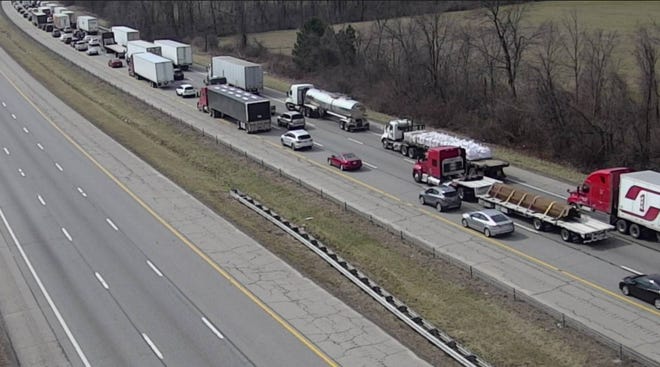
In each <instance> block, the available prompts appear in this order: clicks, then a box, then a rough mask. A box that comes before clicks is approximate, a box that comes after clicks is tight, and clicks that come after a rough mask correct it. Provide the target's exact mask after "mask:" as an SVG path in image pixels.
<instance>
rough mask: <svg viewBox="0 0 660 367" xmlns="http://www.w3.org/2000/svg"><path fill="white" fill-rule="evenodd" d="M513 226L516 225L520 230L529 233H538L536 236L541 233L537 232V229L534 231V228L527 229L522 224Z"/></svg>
mask: <svg viewBox="0 0 660 367" xmlns="http://www.w3.org/2000/svg"><path fill="white" fill-rule="evenodd" d="M513 224H514V225H515V226H516V227H518V228H520V229H524V230H526V231H529V232H532V233H536V234H538V233H539V231H537V230H535V229H533V228H529V227H527V226H523V225H522V224H518V223H513Z"/></svg>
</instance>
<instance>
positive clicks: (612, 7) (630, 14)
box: [200, 1, 660, 184]
mask: <svg viewBox="0 0 660 367" xmlns="http://www.w3.org/2000/svg"><path fill="white" fill-rule="evenodd" d="M572 9H575V10H576V11H577V13H578V16H579V19H580V23H581V27H584V28H585V29H588V30H593V29H597V28H602V29H605V30H606V31H615V32H617V33H618V34H619V37H620V38H619V39H620V41H619V42H617V45H616V48H615V51H614V58H615V59H618V60H620V67H621V70H622V73H623V75H624V76H625V77H626V78H627V79H628V80H629V81H630V85H631V86H632V85H634V83H635V82H636V79H635V78H636V76H637V74H636V73H637V71H636V70H637V68H636V62H635V58H634V54H633V50H634V32H635V30H636V29H637V27H638V25H640V24H644V23H652V22H653V21H654V20H655V19H658V18H659V17H660V6H658V3H657V2H653V1H573V2H563V1H541V2H533V3H530V4H529V7H528V12H527V14H526V15H525V18H524V22H525V24H526V25H527V26H539V25H540V24H542V23H543V22H546V21H555V22H557V24H559V25H560V27H561V24H562V23H561V22H562V19H566V15H567V14H568V12H569V11H571V10H572ZM480 11H481V10H469V11H461V12H451V13H446V14H445V15H444V16H446V17H448V18H449V19H451V20H452V21H457V22H465V21H475V19H478V18H479V15H478V14H479V12H480ZM402 20H403V21H404V22H406V21H408V20H409V18H408V17H405V18H402ZM373 23H374V22H371V21H369V22H359V23H352V26H353V27H354V28H355V29H356V30H358V31H359V32H361V33H362V34H366V33H368V32H369V30H370V29H371V26H372V24H373ZM343 26H344V25H343V24H340V25H335V26H334V28H335V30H339V29H341V28H342V27H343ZM296 32H297V30H278V31H271V32H263V33H254V34H251V35H249V36H248V39H249V40H250V41H253V42H255V41H256V42H259V43H261V44H262V45H265V46H266V47H267V48H268V49H269V50H270V51H271V52H274V53H281V54H287V55H290V54H291V50H292V49H293V45H294V44H295V42H296ZM235 41H236V38H235V37H226V38H223V39H221V40H220V44H221V45H227V44H230V43H235ZM201 57H203V56H201V55H200V58H201ZM206 57H208V56H206ZM265 84H266V85H267V86H268V87H270V88H273V89H277V90H282V91H285V90H286V89H287V88H288V84H289V83H287V82H286V81H281V80H278V79H276V78H274V77H270V76H269V77H267V78H266V79H265ZM368 115H369V117H370V118H371V119H372V120H374V121H377V122H381V123H382V122H386V121H389V120H391V119H393V117H392V116H388V115H386V114H382V113H379V112H377V111H372V110H368ZM493 150H494V154H495V155H496V156H497V157H498V158H501V159H504V160H508V161H509V162H511V163H512V164H513V165H515V166H518V167H521V168H524V169H528V170H532V171H536V172H541V173H543V174H546V175H551V176H554V177H556V178H558V179H560V180H563V181H566V182H570V183H575V184H576V183H579V182H581V181H582V180H583V179H584V177H585V173H584V172H579V171H578V170H576V169H573V168H571V167H570V166H568V165H565V164H558V163H553V162H548V161H544V160H540V159H536V158H533V157H530V156H527V155H525V154H521V153H519V152H516V151H515V150H512V149H507V148H503V147H499V146H494V147H493Z"/></svg>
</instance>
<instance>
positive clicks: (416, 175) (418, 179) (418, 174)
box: [413, 172, 422, 183]
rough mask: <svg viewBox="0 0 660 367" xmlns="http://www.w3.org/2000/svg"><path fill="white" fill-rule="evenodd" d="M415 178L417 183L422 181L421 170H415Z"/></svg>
mask: <svg viewBox="0 0 660 367" xmlns="http://www.w3.org/2000/svg"><path fill="white" fill-rule="evenodd" d="M413 179H415V182H417V183H420V182H422V174H421V173H419V172H413Z"/></svg>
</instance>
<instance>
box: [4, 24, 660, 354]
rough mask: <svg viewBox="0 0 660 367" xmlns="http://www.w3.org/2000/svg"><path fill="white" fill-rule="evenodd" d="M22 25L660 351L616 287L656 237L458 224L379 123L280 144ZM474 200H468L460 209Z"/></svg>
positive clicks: (654, 326) (559, 187) (637, 306)
mask: <svg viewBox="0 0 660 367" xmlns="http://www.w3.org/2000/svg"><path fill="white" fill-rule="evenodd" d="M21 21H22V20H21V19H19V20H18V21H17V23H19V24H20V22H21ZM25 28H26V30H27V31H28V32H29V33H30V34H31V35H33V36H34V37H35V38H36V39H37V40H39V41H41V42H43V43H44V44H46V45H48V47H50V48H51V49H53V50H54V51H56V52H59V53H60V54H62V55H63V56H65V57H67V58H70V59H72V60H75V62H76V63H77V64H79V65H81V66H82V67H84V68H87V69H88V70H92V71H93V72H94V73H95V74H96V75H98V76H99V77H101V78H104V79H106V80H108V81H110V82H111V83H113V84H115V85H117V86H118V87H120V88H122V89H124V90H126V91H127V92H129V93H131V94H133V95H136V96H139V97H140V98H142V99H144V100H146V101H147V102H149V103H151V104H153V105H156V106H158V107H159V108H161V109H163V110H165V111H167V112H168V113H171V114H174V115H176V116H179V117H180V118H182V119H184V120H185V121H187V122H190V123H192V124H194V125H196V126H199V127H200V128H204V129H205V131H207V132H208V133H210V134H214V135H218V136H219V137H220V138H221V139H224V140H227V141H230V142H232V144H235V145H236V146H239V147H241V149H245V150H246V151H249V152H250V154H252V155H254V156H256V157H259V158H262V159H264V161H266V162H268V163H269V164H271V165H273V166H276V167H278V168H282V169H283V170H284V171H286V172H287V173H289V174H291V175H293V176H296V177H298V178H301V179H303V180H305V181H307V182H309V183H310V184H313V185H316V186H317V187H319V188H321V189H323V190H324V191H325V192H327V193H329V194H330V195H334V196H335V197H338V198H339V200H345V201H347V202H348V203H349V204H351V205H352V206H354V207H356V208H359V209H360V210H363V211H365V212H367V213H369V214H370V215H373V216H374V218H379V219H382V220H383V221H386V222H387V223H389V224H391V225H392V226H394V227H396V228H399V229H401V230H402V231H406V232H408V233H413V234H415V235H417V237H418V238H419V239H421V240H424V241H426V242H427V243H429V244H430V246H432V247H434V248H436V249H437V250H438V251H441V252H443V253H445V254H448V255H450V256H452V257H454V258H457V259H459V260H461V261H463V262H465V263H466V264H468V265H471V266H475V267H476V268H479V269H480V270H482V271H484V272H486V273H487V274H489V275H491V276H493V277H497V278H498V279H500V281H502V282H503V283H505V284H508V285H511V286H512V287H516V288H519V289H522V290H523V292H524V293H526V294H529V295H530V296H533V297H534V298H535V299H536V300H537V301H539V302H541V303H543V304H545V305H546V306H548V307H552V308H553V309H555V310H557V311H558V312H562V313H565V314H568V315H570V316H571V317H574V318H575V319H576V320H578V321H580V322H582V323H584V324H588V325H589V326H590V327H592V328H593V329H594V330H596V331H598V332H599V333H602V334H603V335H605V336H607V337H610V338H611V339H612V340H615V341H617V342H619V343H621V344H623V345H625V346H627V347H630V348H633V349H636V350H638V351H639V352H640V353H644V354H645V355H648V356H649V357H650V358H656V359H658V360H660V355H659V354H658V353H659V352H658V350H660V348H659V346H660V317H659V316H660V313H659V312H658V311H656V310H654V309H653V308H652V306H650V305H648V304H645V303H642V302H638V301H636V300H634V299H629V298H625V297H623V296H621V295H620V294H619V292H618V288H617V285H618V281H619V280H620V279H621V278H622V277H623V276H625V275H628V274H629V271H628V270H626V269H634V270H636V271H640V272H658V271H660V268H659V267H658V264H660V252H658V251H657V250H658V247H660V246H658V244H657V243H654V242H650V241H649V242H644V243H643V245H640V243H637V242H634V241H630V240H628V239H622V238H620V237H615V238H612V239H609V240H607V241H604V242H602V243H596V244H592V245H589V246H581V245H577V244H568V243H564V242H562V241H561V240H560V239H559V237H558V236H557V235H556V234H553V233H538V232H536V231H534V230H533V229H532V228H531V227H530V226H529V224H528V223H526V222H523V221H518V222H517V225H518V226H517V228H518V231H517V233H516V234H515V235H514V236H511V237H510V238H502V239H484V238H481V237H480V236H476V235H474V234H473V233H472V232H469V231H465V230H463V229H462V228H460V226H459V225H458V216H459V213H443V214H438V213H435V212H434V211H432V210H431V209H429V208H423V207H421V206H420V205H419V204H418V203H417V194H418V193H419V191H420V190H421V189H422V187H421V186H420V185H418V184H416V183H414V181H413V180H412V178H411V166H412V163H413V162H411V161H410V160H408V159H407V158H404V157H402V156H401V155H399V154H397V153H394V152H391V151H385V150H383V148H382V147H381V145H380V142H379V139H378V137H377V135H378V134H377V133H375V132H363V133H352V134H351V133H347V132H344V131H341V130H340V129H339V128H338V126H337V125H336V124H335V123H333V122H330V121H327V120H317V119H309V121H308V125H309V129H308V130H309V131H310V133H311V134H312V136H313V137H314V139H315V142H316V146H315V148H314V149H313V150H312V151H309V152H296V153H294V152H290V151H288V150H284V149H281V147H280V146H279V135H280V134H281V133H282V132H283V130H282V129H279V128H277V127H274V128H273V131H271V132H270V133H265V134H259V136H247V135H244V133H243V132H240V131H236V130H235V128H232V127H231V125H230V124H229V123H227V122H222V121H220V120H211V119H210V117H208V115H203V114H201V113H199V112H197V111H196V109H195V108H194V103H195V101H194V100H183V99H180V98H177V97H176V96H175V94H174V91H173V89H174V88H165V89H159V90H154V89H151V88H149V87H148V85H147V84H146V83H144V82H140V81H137V80H134V79H131V78H129V77H128V76H127V74H126V71H125V69H119V70H110V69H109V68H107V66H105V62H107V58H106V57H97V58H91V57H88V56H86V55H84V54H82V53H79V52H76V51H75V50H73V49H72V48H71V47H70V46H66V45H63V44H61V43H60V42H57V41H55V40H52V39H49V38H48V35H47V34H46V33H44V32H41V31H38V30H36V29H34V27H32V29H30V27H29V26H27V27H25ZM186 76H187V78H188V80H186V81H184V82H188V83H191V84H193V85H196V86H200V85H201V80H202V78H203V76H202V75H201V74H200V73H197V72H188V73H186ZM265 94H266V95H267V96H269V97H271V98H272V99H273V101H275V103H276V104H277V107H278V109H279V110H280V111H281V110H282V109H283V105H282V104H281V102H282V99H283V95H282V94H281V93H279V92H275V91H271V90H268V91H266V93H265ZM255 142H257V143H258V144H255ZM339 151H352V152H355V153H357V154H358V155H359V156H360V157H361V158H362V159H363V160H364V162H365V166H366V167H365V168H364V169H363V170H362V171H360V172H355V173H341V172H338V171H337V170H332V169H330V168H329V167H327V165H326V163H325V160H326V158H327V156H328V155H329V154H330V153H333V152H339ZM508 172H509V175H510V176H511V178H513V179H514V180H516V182H523V183H525V184H526V185H527V186H526V188H527V189H532V190H536V191H539V192H544V193H547V194H550V195H557V196H559V197H561V196H563V194H564V192H565V189H566V188H567V187H566V186H565V185H563V184H561V183H558V182H556V181H553V180H549V179H546V178H543V177H540V176H537V175H533V174H530V173H526V172H523V171H521V170H517V169H515V168H513V169H510V170H508ZM475 207H476V206H475V205H472V204H467V205H466V206H465V209H463V210H466V209H469V208H475ZM440 235H441V236H440ZM642 335H643V336H642Z"/></svg>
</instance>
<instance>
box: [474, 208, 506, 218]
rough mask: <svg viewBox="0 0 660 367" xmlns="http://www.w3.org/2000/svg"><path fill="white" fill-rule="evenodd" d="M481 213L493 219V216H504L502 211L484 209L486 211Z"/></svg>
mask: <svg viewBox="0 0 660 367" xmlns="http://www.w3.org/2000/svg"><path fill="white" fill-rule="evenodd" d="M480 212H481V213H483V214H486V215H487V216H489V217H492V216H494V215H498V214H502V215H504V214H503V213H502V212H501V211H499V210H497V209H484V210H481V211H480Z"/></svg>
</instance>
